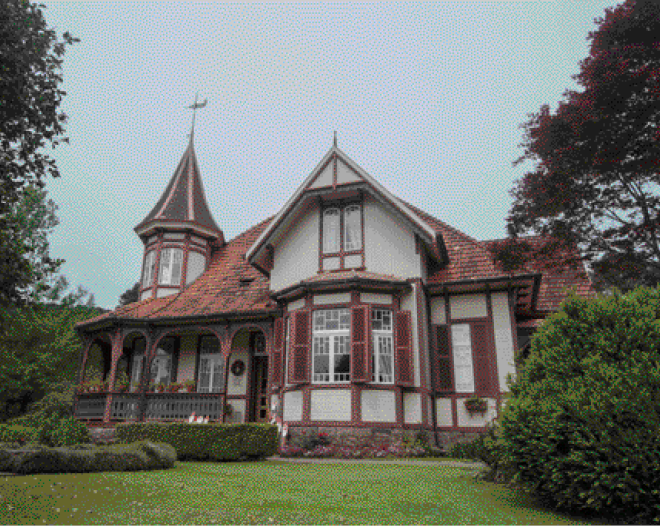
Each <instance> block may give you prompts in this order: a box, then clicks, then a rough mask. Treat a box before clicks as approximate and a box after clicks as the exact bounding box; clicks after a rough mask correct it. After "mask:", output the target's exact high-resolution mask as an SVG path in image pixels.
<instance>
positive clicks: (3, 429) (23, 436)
mask: <svg viewBox="0 0 660 526" xmlns="http://www.w3.org/2000/svg"><path fill="white" fill-rule="evenodd" d="M38 435H39V430H38V429H37V428H34V427H26V426H20V425H11V424H0V442H35V441H37V440H38V438H39V436H38Z"/></svg>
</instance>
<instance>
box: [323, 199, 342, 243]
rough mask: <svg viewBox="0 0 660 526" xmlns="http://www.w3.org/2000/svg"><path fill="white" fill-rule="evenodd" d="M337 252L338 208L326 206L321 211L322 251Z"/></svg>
mask: <svg viewBox="0 0 660 526" xmlns="http://www.w3.org/2000/svg"><path fill="white" fill-rule="evenodd" d="M335 252H339V209H338V208H328V209H326V210H325V211H324V212H323V253H324V254H334V253H335Z"/></svg>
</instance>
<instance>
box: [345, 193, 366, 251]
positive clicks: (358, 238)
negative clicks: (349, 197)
mask: <svg viewBox="0 0 660 526" xmlns="http://www.w3.org/2000/svg"><path fill="white" fill-rule="evenodd" d="M354 211H355V212H357V213H356V214H355V216H354V217H356V218H357V219H356V221H357V224H356V225H353V226H355V227H356V228H355V229H354V230H353V234H354V236H353V237H354V239H353V240H352V241H353V242H352V243H351V244H350V246H349V243H348V238H349V235H348V233H349V230H350V228H349V224H348V216H349V214H350V213H351V212H354ZM343 216H344V218H343V219H344V252H357V251H359V250H362V207H361V206H360V205H357V204H352V205H347V206H345V207H344V209H343Z"/></svg>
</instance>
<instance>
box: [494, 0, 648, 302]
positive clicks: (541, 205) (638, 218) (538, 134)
mask: <svg viewBox="0 0 660 526" xmlns="http://www.w3.org/2000/svg"><path fill="white" fill-rule="evenodd" d="M596 24H597V29H596V30H595V31H593V32H591V33H590V34H589V36H588V39H589V41H590V43H591V48H590V54H589V56H588V57H587V58H586V59H584V60H583V61H582V62H581V63H580V72H579V73H578V74H577V75H576V76H575V77H574V78H575V80H576V81H577V83H578V85H579V86H580V89H579V90H578V91H572V90H569V91H567V92H565V93H564V97H563V100H562V101H560V102H559V106H558V108H557V110H556V111H555V112H552V111H551V110H550V108H549V107H548V106H547V105H544V106H543V107H541V109H540V111H539V112H538V113H536V114H533V115H531V118H530V120H529V121H528V122H527V123H526V124H525V125H524V126H523V127H524V130H525V136H524V140H523V143H522V144H521V146H522V147H523V148H524V151H525V153H524V154H523V155H522V157H521V158H520V159H518V160H517V161H516V164H517V163H520V162H523V161H526V160H530V161H533V162H534V163H535V168H534V169H533V170H532V171H530V172H528V173H526V174H525V175H524V176H523V177H522V178H521V179H520V180H518V181H517V182H516V184H515V186H514V188H513V190H512V192H511V194H512V196H513V197H514V203H513V205H512V208H511V210H510V213H509V217H508V218H507V227H508V230H509V234H510V237H511V238H512V240H513V241H511V240H510V241H509V242H507V243H504V244H502V245H500V246H499V247H496V248H495V249H494V253H495V255H496V258H497V259H498V260H499V261H501V262H502V263H504V264H505V265H504V266H507V265H508V266H509V268H512V267H515V266H516V265H521V264H523V262H524V261H529V259H532V260H537V261H538V260H539V259H542V258H544V257H546V256H547V253H551V252H553V251H555V250H557V249H559V250H561V249H562V247H563V248H566V247H570V246H573V247H575V246H577V247H578V248H579V249H580V252H581V254H582V256H583V257H584V259H585V260H587V261H588V262H590V263H591V267H592V269H593V271H594V277H595V278H596V284H597V285H600V286H611V285H615V286H618V287H619V288H622V289H624V290H625V289H629V288H632V287H634V286H636V285H642V284H645V285H657V284H658V283H660V220H659V219H660V192H659V184H660V172H659V164H660V3H659V2H657V0H627V1H626V2H624V3H623V4H621V5H619V6H616V7H613V8H608V9H606V11H605V16H604V17H602V18H600V19H597V20H596ZM521 234H539V235H542V236H547V238H548V239H552V243H551V245H549V246H545V247H543V250H545V252H546V255H543V254H539V250H531V251H530V250H529V246H525V245H522V244H521V243H518V242H516V241H515V240H516V239H517V238H518V236H519V235H521Z"/></svg>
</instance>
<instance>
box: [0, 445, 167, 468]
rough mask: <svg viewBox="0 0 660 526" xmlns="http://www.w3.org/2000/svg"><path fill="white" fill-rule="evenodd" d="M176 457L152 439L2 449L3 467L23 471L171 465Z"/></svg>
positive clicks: (0, 465)
mask: <svg viewBox="0 0 660 526" xmlns="http://www.w3.org/2000/svg"><path fill="white" fill-rule="evenodd" d="M176 460H177V457H176V451H175V449H174V448H173V447H172V446H170V445H169V444H156V443H153V442H149V441H142V442H134V443H132V444H123V445H114V446H92V447H90V446H88V445H80V446H76V447H55V448H48V447H43V446H41V447H36V448H35V447H31V446H30V447H23V448H21V449H0V471H11V472H13V473H19V474H21V475H27V474H32V473H88V472H96V471H144V470H153V469H168V468H171V467H172V466H174V463H175V462H176Z"/></svg>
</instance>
